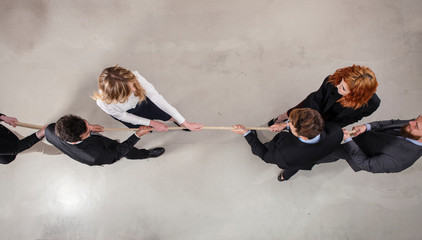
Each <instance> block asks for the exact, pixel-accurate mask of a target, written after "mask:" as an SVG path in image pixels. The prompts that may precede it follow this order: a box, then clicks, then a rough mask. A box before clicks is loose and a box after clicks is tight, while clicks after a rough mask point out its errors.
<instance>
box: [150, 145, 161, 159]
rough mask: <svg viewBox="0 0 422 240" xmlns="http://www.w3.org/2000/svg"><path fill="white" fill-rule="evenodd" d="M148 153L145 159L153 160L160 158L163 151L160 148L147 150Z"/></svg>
mask: <svg viewBox="0 0 422 240" xmlns="http://www.w3.org/2000/svg"><path fill="white" fill-rule="evenodd" d="M148 151H149V153H148V156H147V158H155V157H159V156H161V155H162V154H163V153H164V152H165V149H164V148H162V147H158V148H153V149H149V150H148Z"/></svg>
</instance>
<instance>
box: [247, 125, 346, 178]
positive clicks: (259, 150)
mask: <svg viewBox="0 0 422 240" xmlns="http://www.w3.org/2000/svg"><path fill="white" fill-rule="evenodd" d="M245 138H246V140H247V141H248V143H249V145H250V146H251V148H252V153H253V154H255V155H257V156H258V157H260V158H261V159H262V160H264V162H266V163H272V164H276V165H277V166H278V167H279V168H282V169H285V170H299V169H303V170H310V169H311V168H312V167H313V166H314V165H315V164H316V162H317V161H318V160H321V159H322V158H324V157H325V156H327V155H328V154H330V153H331V152H332V151H334V150H335V149H336V148H337V147H339V146H340V144H341V141H342V140H343V131H342V130H341V128H340V127H339V126H338V125H337V124H334V123H326V124H325V127H324V130H323V131H322V133H321V140H320V141H319V142H318V143H315V144H307V143H303V142H302V141H300V140H299V139H298V138H297V137H296V136H294V135H293V134H292V133H290V132H281V133H278V134H277V135H276V136H275V137H274V138H273V139H272V140H271V141H270V142H267V143H265V144H262V143H261V141H260V140H259V139H258V137H257V135H256V132H254V131H253V132H252V133H250V134H248V135H246V136H245Z"/></svg>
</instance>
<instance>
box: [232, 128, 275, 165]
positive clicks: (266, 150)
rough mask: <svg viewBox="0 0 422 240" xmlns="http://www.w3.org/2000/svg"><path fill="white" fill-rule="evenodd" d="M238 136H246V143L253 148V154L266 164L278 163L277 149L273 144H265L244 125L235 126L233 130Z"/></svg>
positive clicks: (254, 132) (253, 131)
mask: <svg viewBox="0 0 422 240" xmlns="http://www.w3.org/2000/svg"><path fill="white" fill-rule="evenodd" d="M232 131H233V132H235V133H237V134H241V135H244V137H245V139H246V141H247V142H248V143H249V145H250V146H251V150H252V153H253V154H254V155H256V156H258V157H259V158H261V159H262V160H263V161H264V162H266V163H276V161H275V158H274V154H275V148H274V147H273V144H272V143H269V144H263V143H262V142H261V141H260V140H259V139H258V137H257V135H256V131H255V130H252V131H250V130H249V129H247V128H245V126H243V125H239V124H238V125H235V126H233V129H232Z"/></svg>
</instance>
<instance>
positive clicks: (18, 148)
mask: <svg viewBox="0 0 422 240" xmlns="http://www.w3.org/2000/svg"><path fill="white" fill-rule="evenodd" d="M39 141H40V139H39V138H38V137H37V135H36V134H35V133H34V134H32V135H29V136H28V137H26V138H24V139H22V140H19V141H16V142H14V141H7V140H4V139H1V140H0V155H16V154H18V153H20V152H22V151H25V150H26V149H28V148H30V147H32V146H33V145H34V144H36V143H37V142H39Z"/></svg>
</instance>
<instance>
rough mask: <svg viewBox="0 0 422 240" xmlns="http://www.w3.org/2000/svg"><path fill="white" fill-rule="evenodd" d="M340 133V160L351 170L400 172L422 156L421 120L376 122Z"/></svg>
mask: <svg viewBox="0 0 422 240" xmlns="http://www.w3.org/2000/svg"><path fill="white" fill-rule="evenodd" d="M353 130H354V131H355V132H356V133H355V134H354V135H355V137H354V138H353V139H352V138H351V136H350V134H349V133H348V131H346V130H345V131H344V132H345V133H344V142H345V143H344V144H343V145H342V147H343V149H344V151H345V152H346V156H345V157H344V158H345V159H346V160H347V162H348V163H349V165H350V166H351V167H352V168H353V170H355V171H356V172H357V171H360V170H365V171H368V172H372V173H393V172H401V171H403V170H404V169H406V168H408V167H410V166H412V165H413V163H415V162H416V160H418V159H419V158H420V157H421V156H422V116H421V115H420V116H418V117H417V118H416V119H412V120H387V121H377V122H372V123H369V124H365V125H360V126H356V127H353Z"/></svg>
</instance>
